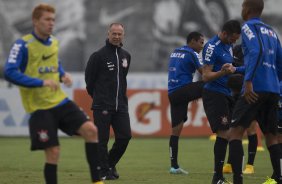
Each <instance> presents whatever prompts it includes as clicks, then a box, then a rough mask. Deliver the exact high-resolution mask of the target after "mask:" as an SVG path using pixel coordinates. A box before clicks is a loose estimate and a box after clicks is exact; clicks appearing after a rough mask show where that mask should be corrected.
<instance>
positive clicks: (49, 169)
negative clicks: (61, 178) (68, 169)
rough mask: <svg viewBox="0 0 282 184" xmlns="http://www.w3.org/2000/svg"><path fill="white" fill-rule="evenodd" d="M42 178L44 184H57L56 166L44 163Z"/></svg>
mask: <svg viewBox="0 0 282 184" xmlns="http://www.w3.org/2000/svg"><path fill="white" fill-rule="evenodd" d="M44 178H45V181H46V184H57V164H49V163H45V166H44Z"/></svg>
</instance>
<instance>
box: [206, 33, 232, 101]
mask: <svg viewBox="0 0 282 184" xmlns="http://www.w3.org/2000/svg"><path fill="white" fill-rule="evenodd" d="M202 54H203V63H204V64H206V65H213V69H212V71H213V72H217V71H220V70H221V67H222V66H223V65H224V64H226V63H230V64H231V63H232V62H233V51H232V44H224V43H222V42H221V40H220V39H219V37H218V35H216V36H214V37H213V38H211V39H210V40H209V41H208V42H207V43H206V44H205V46H204V49H203V53H202ZM228 77H229V76H227V75H225V76H222V77H220V78H218V79H216V80H213V81H210V82H207V83H206V84H205V86H204V88H205V89H208V90H211V91H215V92H219V93H223V94H225V95H228V96H231V90H230V89H229V88H228V87H227V80H228Z"/></svg>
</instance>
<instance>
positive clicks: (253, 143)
mask: <svg viewBox="0 0 282 184" xmlns="http://www.w3.org/2000/svg"><path fill="white" fill-rule="evenodd" d="M248 140H249V145H248V164H249V165H254V160H255V157H256V153H257V146H258V138H257V134H253V135H250V136H248Z"/></svg>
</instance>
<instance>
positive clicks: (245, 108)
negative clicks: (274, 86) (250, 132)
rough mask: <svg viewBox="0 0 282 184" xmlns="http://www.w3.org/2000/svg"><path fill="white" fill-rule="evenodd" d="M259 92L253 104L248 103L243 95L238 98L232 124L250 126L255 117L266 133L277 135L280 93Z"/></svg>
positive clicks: (233, 125) (232, 125)
mask: <svg viewBox="0 0 282 184" xmlns="http://www.w3.org/2000/svg"><path fill="white" fill-rule="evenodd" d="M257 94H258V100H257V101H256V102H255V103H252V104H248V102H247V101H246V100H245V98H244V97H243V96H241V97H240V98H239V99H238V101H237V102H236V105H235V107H234V111H233V114H232V121H231V125H230V126H231V127H237V126H242V127H244V128H248V127H249V126H250V124H251V122H252V121H253V120H254V119H255V120H257V121H258V124H259V126H260V128H261V131H262V132H263V133H264V134H266V133H272V134H274V135H275V134H276V133H277V122H278V114H277V112H278V106H277V104H278V100H279V95H278V94H275V93H257Z"/></svg>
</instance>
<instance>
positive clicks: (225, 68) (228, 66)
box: [221, 63, 236, 75]
mask: <svg viewBox="0 0 282 184" xmlns="http://www.w3.org/2000/svg"><path fill="white" fill-rule="evenodd" d="M235 70H236V68H235V67H234V66H233V65H232V64H230V63H225V64H224V65H222V67H221V71H222V72H223V73H224V74H225V75H228V74H232V73H234V72H235Z"/></svg>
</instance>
